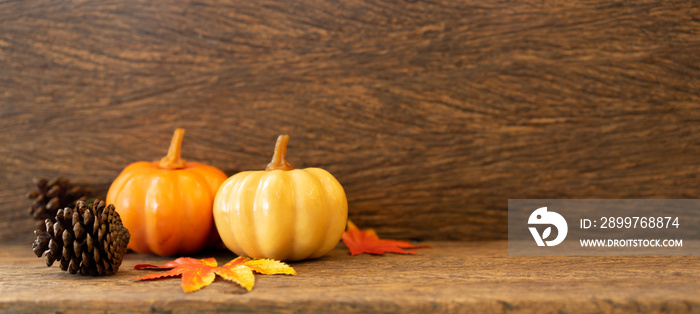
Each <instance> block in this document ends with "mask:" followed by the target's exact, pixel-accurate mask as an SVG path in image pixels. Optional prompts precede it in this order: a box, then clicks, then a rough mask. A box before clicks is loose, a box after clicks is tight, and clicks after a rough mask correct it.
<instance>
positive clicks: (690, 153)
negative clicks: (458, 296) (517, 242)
mask: <svg viewBox="0 0 700 314" xmlns="http://www.w3.org/2000/svg"><path fill="white" fill-rule="evenodd" d="M699 52H700V8H699V7H698V3H697V2H694V1H612V2H611V1H603V0H592V1H544V2H543V1H530V0H519V1H514V2H510V1H509V2H493V1H482V0H473V1H468V0H459V1H452V0H449V1H448V0H434V1H398V0H389V1H374V0H345V1H316V0H302V1H280V0H267V1H212V0H202V1H184V2H179V3H178V4H172V3H170V2H166V1H160V0H155V1H137V0H120V1H93V0H88V1H62V2H54V1H46V0H40V1H4V2H0V143H2V145H0V170H2V171H0V173H2V174H1V177H0V239H2V241H17V242H24V243H28V242H29V241H30V238H31V234H30V233H29V230H30V229H31V227H32V226H33V225H34V224H33V223H32V222H31V221H30V220H29V218H28V216H27V215H26V213H25V207H26V202H25V200H24V199H23V194H24V192H25V191H26V189H27V188H28V187H29V186H30V181H31V178H32V177H33V176H37V175H41V176H52V175H59V174H60V175H64V176H66V177H68V178H70V179H73V180H74V181H78V182H82V183H85V184H88V185H92V186H93V187H97V188H98V189H103V190H105V189H106V188H107V187H108V186H109V184H110V182H111V180H113V179H114V178H115V177H116V176H117V175H118V173H119V171H120V170H121V169H123V168H124V167H125V166H126V165H128V164H129V163H131V162H134V161H137V160H155V159H158V158H160V157H161V156H162V155H163V154H164V153H165V151H166V150H167V147H166V146H167V144H168V142H169V137H170V135H171V132H172V130H173V129H174V128H176V127H184V128H186V129H187V135H186V136H185V144H184V157H185V158H187V159H190V160H198V161H203V162H207V163H210V164H212V165H214V166H217V167H219V168H222V169H223V170H225V171H227V172H228V173H229V174H232V173H233V172H234V171H237V170H250V169H262V168H263V167H264V166H265V165H266V164H267V162H268V161H269V158H270V155H271V152H272V148H273V146H274V141H275V138H276V136H277V135H278V134H280V133H288V134H290V135H291V141H290V146H289V161H290V162H291V163H292V164H293V165H295V166H296V167H308V166H318V167H323V168H326V169H327V170H329V171H330V172H331V173H333V174H334V175H335V176H336V177H337V178H338V180H339V181H340V182H341V183H342V184H343V186H344V187H345V189H346V193H347V195H348V200H349V205H350V206H349V211H350V218H351V219H353V220H354V221H355V222H356V223H357V224H358V225H360V226H363V227H376V228H377V230H378V232H379V234H380V235H383V236H386V237H394V238H414V239H467V240H478V239H504V238H505V235H506V223H505V219H506V208H507V199H508V198H697V197H698V190H699V189H700V181H699V180H698V177H697V175H696V174H697V172H698V169H699V168H700V158H698V156H700V135H698V134H700V132H699V131H700V124H699V123H698V121H699V120H700V53H699ZM19 230H26V234H27V236H26V237H25V236H22V235H20V234H25V233H21V232H19Z"/></svg>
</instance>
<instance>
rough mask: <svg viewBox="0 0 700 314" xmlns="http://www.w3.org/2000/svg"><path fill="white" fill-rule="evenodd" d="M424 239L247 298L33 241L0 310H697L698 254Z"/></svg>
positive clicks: (321, 263)
mask: <svg viewBox="0 0 700 314" xmlns="http://www.w3.org/2000/svg"><path fill="white" fill-rule="evenodd" d="M428 244H431V245H432V246H433V248H432V249H421V250H418V254H417V255H415V256H405V255H394V254H388V255H385V256H370V255H365V254H363V255H357V256H350V255H349V254H348V251H347V249H346V248H344V247H343V246H342V245H340V246H339V247H338V248H336V249H335V250H334V251H332V252H331V253H330V254H329V255H328V256H326V257H323V258H321V259H318V260H314V261H306V262H299V263H293V264H292V267H294V269H295V270H296V271H297V273H298V275H297V276H279V275H278V276H268V275H256V284H255V287H254V289H253V290H252V291H251V292H249V293H246V292H245V290H244V289H243V288H240V287H239V286H237V285H235V284H232V283H229V282H226V281H223V280H217V281H216V282H214V283H213V284H212V285H211V286H208V287H205V288H203V289H202V290H200V291H198V292H195V293H191V294H186V293H184V292H182V289H181V287H180V279H166V280H159V281H150V282H135V281H134V279H135V278H138V277H140V276H143V275H145V274H148V273H150V272H151V271H142V270H138V271H137V270H133V266H134V265H136V264H140V263H156V264H160V263H164V262H166V261H167V260H168V259H166V258H162V257H156V256H151V255H141V254H129V255H127V256H126V259H125V260H124V263H123V264H122V267H121V269H120V270H119V272H118V273H117V274H116V275H115V276H113V277H107V278H104V277H102V278H93V277H81V276H75V275H70V274H68V273H66V272H62V271H61V270H60V269H59V268H58V267H57V266H56V265H54V267H51V268H47V267H46V265H45V264H44V261H43V259H38V258H37V257H36V256H34V255H33V254H32V252H31V249H30V248H29V246H28V245H24V246H18V245H13V246H5V247H1V250H0V311H7V310H9V311H11V312H15V311H19V312H25V311H27V312H34V311H50V312H53V311H55V312H63V313H68V312H83V311H86V310H92V311H97V312H104V310H106V309H109V310H112V311H134V312H149V311H155V312H169V311H175V312H190V311H192V310H202V311H211V310H227V311H253V310H262V311H264V312H268V311H278V312H323V313H335V312H360V313H375V312H394V313H409V312H411V313H412V312H415V313H431V312H452V313H454V312H469V313H486V312H512V311H515V312H531V313H548V312H558V313H567V312H588V313H592V312H636V313H640V312H641V313H649V312H675V313H679V312H695V313H697V312H700V280H699V277H700V263H698V262H699V258H698V257H508V256H507V253H506V243H505V242H503V241H497V242H429V243H428ZM210 256H212V254H209V253H205V254H203V255H202V256H201V258H204V257H210ZM214 256H216V258H217V261H218V262H219V263H220V264H222V263H225V262H228V261H229V260H231V259H232V258H234V255H233V254H232V253H223V252H221V253H218V254H215V255H214Z"/></svg>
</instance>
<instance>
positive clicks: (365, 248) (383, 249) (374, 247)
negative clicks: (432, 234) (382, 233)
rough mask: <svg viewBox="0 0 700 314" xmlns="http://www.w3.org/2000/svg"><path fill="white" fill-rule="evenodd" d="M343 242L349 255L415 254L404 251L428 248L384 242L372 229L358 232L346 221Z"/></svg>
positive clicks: (391, 241) (352, 224)
mask: <svg viewBox="0 0 700 314" xmlns="http://www.w3.org/2000/svg"><path fill="white" fill-rule="evenodd" d="M343 242H344V243H345V245H346V246H347V247H348V249H350V254H352V255H358V254H362V253H369V254H377V255H384V253H399V254H416V252H411V251H406V250H404V249H422V248H429V247H430V246H427V245H423V246H416V245H413V244H411V243H409V242H406V241H396V240H384V239H380V238H379V236H377V233H376V232H375V231H374V229H367V230H360V229H358V228H357V226H355V224H354V223H352V222H351V221H350V220H348V231H345V232H343Z"/></svg>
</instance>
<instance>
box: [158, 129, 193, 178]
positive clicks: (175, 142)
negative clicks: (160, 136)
mask: <svg viewBox="0 0 700 314" xmlns="http://www.w3.org/2000/svg"><path fill="white" fill-rule="evenodd" d="M184 136H185V129H181V128H177V129H175V133H174V134H173V139H172V141H170V148H169V149H168V155H167V156H165V157H163V159H161V160H160V164H159V166H160V167H161V168H165V169H180V168H185V166H186V164H187V162H186V161H185V160H184V159H182V157H180V154H181V151H182V138H183V137H184Z"/></svg>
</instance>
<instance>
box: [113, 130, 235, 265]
mask: <svg viewBox="0 0 700 314" xmlns="http://www.w3.org/2000/svg"><path fill="white" fill-rule="evenodd" d="M184 134H185V130H184V129H177V130H175V134H174V135H173V139H172V142H171V143H170V149H169V150H168V155H167V156H165V157H164V158H163V159H161V160H160V161H153V162H147V161H139V162H135V163H133V164H131V165H129V166H128V167H126V168H125V169H124V170H123V171H122V173H121V174H120V175H119V177H117V179H115V180H114V182H113V183H112V186H110V188H109V192H108V193H107V203H109V204H114V206H116V208H117V212H119V215H120V216H121V219H122V222H123V223H124V226H125V227H126V228H127V229H129V232H130V233H131V241H129V246H128V248H130V249H132V250H134V251H136V252H139V253H155V254H158V255H162V256H169V255H174V254H189V253H194V252H197V251H199V250H201V249H202V248H204V247H205V246H206V245H207V243H208V242H209V241H210V238H211V237H212V236H216V237H218V234H217V233H216V227H215V226H214V219H213V216H212V204H213V202H214V197H215V196H216V191H217V190H218V188H219V186H220V185H221V183H223V182H224V180H226V179H227V178H228V177H227V176H226V174H224V173H223V172H222V171H221V170H219V169H217V168H215V167H212V166H208V165H205V164H202V163H198V162H186V161H185V160H184V159H182V158H181V157H180V149H181V146H182V137H183V136H184Z"/></svg>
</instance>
